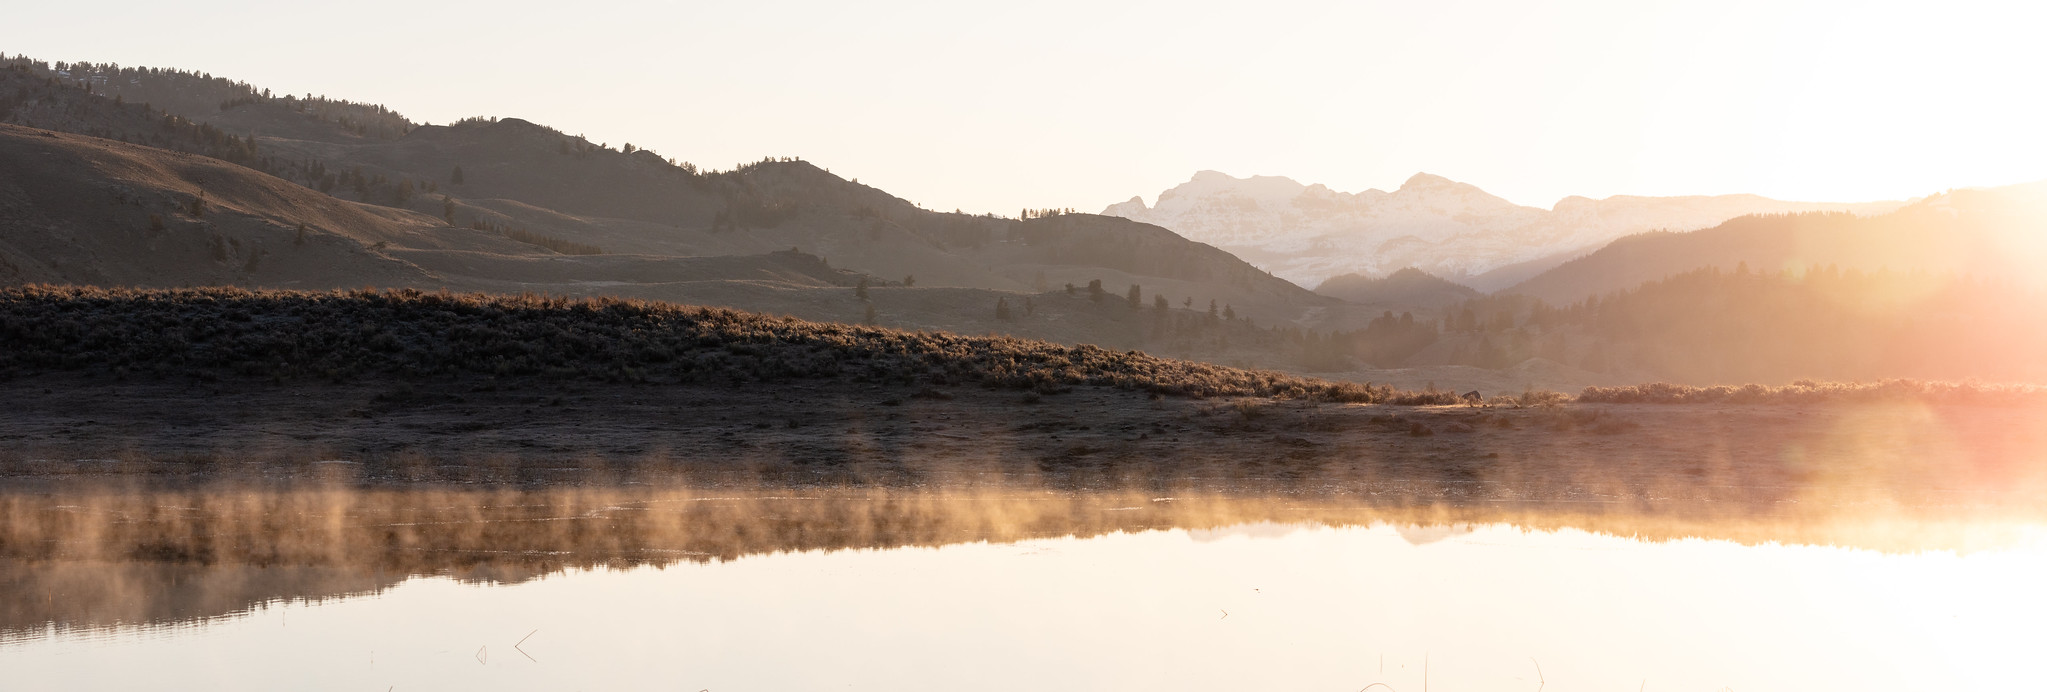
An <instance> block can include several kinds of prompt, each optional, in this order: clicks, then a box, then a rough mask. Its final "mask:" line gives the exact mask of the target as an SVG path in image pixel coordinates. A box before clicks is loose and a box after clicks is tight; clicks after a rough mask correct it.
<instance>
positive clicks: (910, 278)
mask: <svg viewBox="0 0 2047 692" xmlns="http://www.w3.org/2000/svg"><path fill="white" fill-rule="evenodd" d="M903 285H904V286H915V285H917V275H916V274H906V275H904V276H903Z"/></svg>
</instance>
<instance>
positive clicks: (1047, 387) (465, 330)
mask: <svg viewBox="0 0 2047 692" xmlns="http://www.w3.org/2000/svg"><path fill="white" fill-rule="evenodd" d="M0 342H4V343H6V344H7V349H6V350H5V351H0V373H5V374H9V375H14V376H20V375H26V374H32V373H35V372H40V371H52V370H99V371H109V372H113V373H116V374H119V375H152V376H159V377H181V376H196V377H200V378H217V377H219V376H221V375H242V376H251V377H267V378H272V379H277V380H284V379H304V378H322V379H331V380H336V381H339V380H346V379H350V378H355V377H362V376H370V375H395V376H401V377H430V376H453V375H477V376H487V377H512V376H550V377H563V378H583V379H595V380H602V381H614V382H755V381H774V380H788V379H811V378H848V379H851V380H853V381H868V382H894V383H903V384H910V383H918V382H928V383H933V384H943V385H959V384H977V385H981V386H986V387H997V388H1016V389H1031V390H1035V391H1039V392H1044V393H1056V392H1061V391H1065V390H1067V389H1069V388H1071V387H1074V386H1079V385H1092V386H1108V387H1116V388H1121V389H1132V390H1143V391H1150V392H1156V393H1159V394H1165V395H1172V396H1195V397H1209V396H1263V397H1283V398H1297V399H1315V400H1326V401H1339V402H1358V403H1395V404H1411V405H1428V404H1454V403H1459V401H1460V400H1459V399H1458V398H1457V396H1456V395H1455V394H1454V393H1451V392H1434V391H1429V392H1397V391H1394V390H1393V389H1392V388H1391V387H1385V386H1376V387H1375V386H1372V385H1370V384H1357V383H1348V382H1328V381H1322V380H1314V379H1309V378H1302V377H1297V376H1293V375H1288V374H1284V373H1278V372H1269V371H1254V370H1240V369H1236V368H1228V367H1222V366H1218V365H1211V364H1206V363H1197V362H1189V361H1178V360H1168V359H1163V358H1157V357H1153V356H1150V355H1146V354H1144V353H1140V352H1135V351H1111V350H1107V349H1102V348H1098V347H1095V346H1089V345H1080V346H1061V345H1057V344H1052V343H1047V342H1042V341H1029V340H1024V339H1015V338H1009V337H999V336H987V337H974V336H959V335H953V334H945V333H931V332H908V331H899V330H893V329H879V328H871V327H856V326H849V325H843V324H830V323H818V322H806V321H803V320H798V319H793V318H785V317H771V316H766V315H759V314H753V313H746V312H740V311H736V310H726V309H720V308H706V307H695V306H684V305H674V304H668V303H658V302H651V301H640V300H627V299H616V298H595V299H572V298H557V297H548V296H535V295H521V296H498V295H485V294H447V293H440V294H435V293H425V292H421V291H417V290H411V289H405V290H397V291H372V290H360V291H346V292H328V293H314V292H295V291H250V290H244V289H234V288H212V289H159V290H148V289H104V288H88V287H50V286H28V287H17V288H8V289H4V290H0Z"/></svg>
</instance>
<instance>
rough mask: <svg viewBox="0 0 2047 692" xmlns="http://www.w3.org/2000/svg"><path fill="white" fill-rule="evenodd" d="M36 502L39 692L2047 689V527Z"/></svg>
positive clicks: (649, 504) (17, 640)
mask: <svg viewBox="0 0 2047 692" xmlns="http://www.w3.org/2000/svg"><path fill="white" fill-rule="evenodd" d="M10 502H11V504H9V505H7V511H8V514H7V516H8V517H9V518H10V521H9V523H8V527H9V528H8V530H7V531H8V533H7V534H6V541H7V542H6V543H5V544H4V545H5V547H6V548H7V555H6V557H4V558H0V586H5V587H6V594H7V596H6V599H7V601H8V603H7V605H6V607H5V609H4V611H0V671H5V672H4V673H0V676H4V677H0V680H4V683H5V684H4V686H5V687H7V688H8V689H145V688H146V689H208V690H240V689H248V690H259V689H262V690H267V689H287V688H289V689H332V690H407V689H413V690H424V689H433V690H451V689H452V690H461V689H477V690H484V689H488V690H523V689H535V690H538V689H547V690H575V689H585V690H612V689H659V690H714V691H723V690H823V689H834V690H837V689H887V690H958V689H984V690H1048V689H1062V690H1065V689H1099V690H1345V691H1349V690H1361V689H1366V688H1370V689H1391V690H1396V691H1398V692H1406V691H1409V690H1424V691H1426V690H1559V691H1562V690H1702V691H1710V690H1722V689H1729V690H1737V691H1744V690H1816V689H1855V690H1924V689H1949V690H1955V689H1984V690H1993V689H2022V688H2031V687H2037V686H2038V685H2039V684H2040V680H2041V676H2042V675H2043V674H2042V673H2041V672H2040V671H2039V669H2038V665H2037V658H2038V652H2040V651H2042V650H2047V632H2043V631H2042V629H2041V624H2040V623H2042V622H2047V593H2043V591H2042V589H2041V587H2040V585H2041V584H2043V583H2047V529H2042V528H2041V527H2039V526H2037V525H2035V524H2031V523H2025V522H2016V523H2014V522H2004V523H1998V522H1989V521H1978V520H1972V521H1967V522H1948V523H1941V522H1935V521H1914V522H1909V523H1891V524H1882V523H1881V522H1878V521H1875V520H1857V521H1855V522H1854V525H1855V526H1859V527H1861V528H1862V529H1866V530H1867V532H1865V533H1857V532H1856V531H1855V530H1854V529H1853V528H1840V527H1835V528H1826V527H1817V526H1815V525H1814V524H1813V523H1812V522H1810V521H1809V520H1806V519H1798V520H1792V519H1789V518H1786V519H1784V520H1783V521H1781V522H1775V523H1772V522H1769V521H1762V522H1757V521H1748V522H1743V523H1744V524H1745V525H1743V526H1732V525H1731V524H1732V523H1733V522H1729V521H1728V520H1726V519H1724V518H1712V517H1704V518H1700V517H1670V516H1640V515H1618V514H1613V513H1607V514H1597V515H1595V514H1586V513H1578V514H1575V515H1562V516H1558V515H1554V514H1552V513H1545V512H1540V511H1533V510H1528V509H1527V508H1519V509H1515V510H1511V511H1502V510H1499V509H1491V508H1481V509H1478V510H1459V509H1455V508H1451V509H1445V508H1440V507H1428V508H1398V507H1395V508H1384V507H1381V508H1366V507H1363V506H1362V505H1361V504H1360V503H1359V502H1358V501H1357V500H1356V499H1355V498H1326V497H1230V496H1209V497H1198V498H1197V497H1147V496H1145V495H1143V494H1129V493H1123V494H1089V493H1011V494H979V495H971V496H962V495H960V494H957V493H914V492H835V491H808V492H784V493H780V494H776V493H723V494H720V493H716V492H703V491H692V492H686V493H684V492H671V493H666V494H649V493H632V494H627V495H606V494H605V493H599V492H554V493H515V492H475V493H462V492H438V493H410V492H383V493H359V492H347V491H316V492H299V493H270V492H238V493H231V494H230V493H211V494H209V493H187V494H183V495H179V494H161V493H128V494H107V493H101V494H86V495H78V496H67V495H64V494H61V493H60V494H42V495H36V496H18V497H13V498H11V499H10ZM1542 517H1549V518H1547V519H1544V518H1542ZM1716 527H1718V528H1716ZM1722 529H1724V530H1722ZM1901 534H1902V536H1901ZM1773 536H1776V537H1775V538H1773ZM1856 536H1862V537H1864V538H1866V540H1864V539H1861V538H1856ZM1814 537H1822V538H1825V539H1826V540H1817V541H1815V540H1812V539H1813V538H1814Z"/></svg>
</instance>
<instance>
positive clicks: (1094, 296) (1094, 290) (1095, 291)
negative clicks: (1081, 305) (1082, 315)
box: [1087, 279, 1106, 303]
mask: <svg viewBox="0 0 2047 692" xmlns="http://www.w3.org/2000/svg"><path fill="white" fill-rule="evenodd" d="M1104 293H1106V291H1103V290H1102V280H1101V279H1094V280H1091V281H1089V282H1087V299H1088V300H1092V301H1095V302H1097V303H1099V302H1102V295H1103V294H1104Z"/></svg>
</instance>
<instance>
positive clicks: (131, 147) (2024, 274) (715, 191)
mask: <svg viewBox="0 0 2047 692" xmlns="http://www.w3.org/2000/svg"><path fill="white" fill-rule="evenodd" d="M2043 193H2047V185H2032V186H2015V187H2009V188H1998V189H1989V190H1956V191H1950V192H1947V193H1941V194H1937V195H1933V196H1930V197H1926V198H1922V199H1919V200H1916V201H1914V202H1911V203H1909V204H1908V203H1898V202H1879V203H1869V204H1860V205H1826V204H1818V205H1815V204H1801V203H1788V202H1777V201H1773V200H1768V199H1764V198H1760V197H1754V196H1746V195H1734V196H1721V197H1673V198H1642V197H1614V198H1608V199H1605V200H1597V201H1595V200H1589V199H1583V198H1568V199H1566V200H1564V201H1562V202H1559V203H1558V204H1557V205H1556V207H1555V208H1553V209H1550V210H1542V209H1536V208H1531V207H1522V206H1517V205H1514V204H1512V203H1510V202H1507V201H1506V200H1503V199H1500V198H1499V197H1496V196H1493V195H1489V194H1487V193H1485V192H1483V191H1482V190H1479V189H1478V188H1476V187H1473V186H1471V185H1467V184H1463V183H1457V182H1453V181H1450V180H1447V179H1443V178H1439V177H1435V176H1427V175H1418V176H1416V177H1415V178H1413V179H1411V180H1409V181H1408V182H1407V184H1405V185H1403V186H1401V188H1400V189H1398V190H1396V191H1394V192H1380V191H1367V192H1363V193H1357V194H1344V193H1336V192H1332V191H1330V190H1328V189H1327V188H1326V187H1323V186H1303V185H1300V184H1298V183H1295V182H1293V181H1290V180H1287V179H1284V178H1270V177H1261V178H1252V179H1248V180H1240V179H1236V178H1231V177H1229V176H1225V175H1222V174H1219V173H1213V172H1205V173H1202V174H1198V175H1196V176H1195V178H1194V180H1193V181H1191V182H1189V183H1188V184H1186V185H1182V186H1179V187H1177V188H1174V189H1173V190H1169V191H1167V192H1166V193H1164V194H1161V195H1160V196H1159V201H1158V204H1157V205H1156V206H1146V205H1144V203H1143V202H1142V200H1141V199H1133V200H1132V201H1131V202H1129V203H1126V204H1123V205H1115V206H1112V207H1111V208H1110V209H1109V210H1108V211H1109V212H1110V213H1109V214H1105V215H1095V214H1079V213H1070V212H1059V211H1039V212H1028V213H1026V214H1024V215H1022V216H1023V218H1004V217H998V216H994V215H987V214H983V215H974V214H963V213H959V212H952V213H944V212H937V211H932V210H927V209H924V208H922V207H920V206H919V205H916V204H914V203H911V202H909V201H907V200H904V199H902V198H900V197H897V196H894V195H892V194H889V193H888V192H885V191H882V190H879V189H875V188H873V187H870V186H867V185H863V184H860V183H859V182H858V181H857V180H853V179H847V178H844V177H841V176H839V175H836V174H834V173H832V172H831V171H829V170H826V169H824V168H821V167H819V166H816V165H813V164H811V163H809V162H806V161H802V160H797V159H786V158H785V159H763V160H761V161H757V162H753V163H748V164H743V165H740V166H736V167H734V168H732V169H729V170H707V169H701V168H699V167H697V166H694V165H691V164H688V163H684V162H680V161H677V160H675V159H671V158H667V157H664V156H661V155H658V154H655V153H654V152H650V151H646V150H643V149H637V148H635V147H633V146H632V145H630V144H627V145H623V146H620V147H612V146H608V145H606V144H601V143H593V142H590V141H588V140H587V139H585V138H583V137H579V136H574V135H569V134H567V133H564V132H562V131H560V130H557V129H554V128H550V127H547V126H544V125H541V124H537V123H533V122H528V121H525V120H521V119H517V118H471V119H466V120H462V121H459V122H456V123H452V124H448V125H442V126H435V125H426V124H421V123H415V122H412V121H411V120H409V119H406V118H404V117H403V116H402V115H400V114H398V113H397V112H395V111H393V110H391V109H389V108H386V107H384V106H379V105H374V104H363V103H356V102H350V101H343V100H336V99H329V98H326V97H316V96H311V95H306V96H295V95H282V96H280V95H275V94H272V93H270V92H269V91H267V90H262V89H259V88H257V87H254V86H251V85H248V84H244V83H241V82H234V81H230V80H226V79H223V78H217V77H213V76H211V75H202V74H193V73H189V72H180V71H176V70H162V69H154V68H132V67H115V66H112V65H91V64H69V65H64V64H59V65H50V64H48V63H41V62H38V61H34V60H28V59H23V58H4V57H0V284H27V283H54V284H88V285H100V286H135V287H182V286H218V285H236V286H246V287H258V288H292V289H336V288H359V287H363V286H374V287H385V288H416V289H425V290H443V289H445V290H454V291H477V292H489V293H499V294H517V293H543V294H553V295H563V296H618V297H627V298H643V299H654V300H661V301H668V302H676V303H691V304H701V305H714V306H723V307H731V308H738V309H742V310H750V311H756V312H765V313H774V314H786V315H792V316H796V317H800V318H804V319H809V320H816V321H824V322H862V323H868V324H876V325H881V326H890V327H898V328H904V329H911V330H927V331H946V332H955V333H965V334H986V333H1000V334H1007V335H1013V336H1019V337H1026V338H1036V339H1044V340H1048V341H1053V342H1059V343H1064V344H1082V343H1085V344H1095V345H1099V346H1102V347H1106V348H1112V349H1124V350H1144V351H1147V352H1150V353H1153V354H1157V355H1163V356H1169V357H1176V358H1187V359H1196V360H1206V361H1209V362H1215V363H1221V364H1225V365H1239V366H1251V367H1267V368H1278V369H1285V370H1292V371H1296V372H1311V373H1321V374H1325V375H1327V376H1331V377H1336V378H1340V379H1346V378H1347V379H1358V380H1371V381H1376V382H1382V383H1383V382H1392V383H1396V384H1398V385H1400V386H1407V387H1421V386H1424V385H1425V384H1427V383H1430V382H1438V383H1444V384H1448V385H1450V386H1454V387H1459V388H1460V391H1462V390H1463V389H1469V388H1482V389H1485V390H1486V391H1492V390H1494V389H1502V388H1506V389H1513V390H1515V391H1518V390H1519V389H1521V388H1522V387H1524V386H1529V385H1535V386H1547V387H1557V388H1575V387H1582V386H1586V385H1589V384H1617V383H1622V382H1626V381H1641V380H1644V379H1656V378H1668V379H1674V380H1678V381H1683V382H1688V383H1699V384H1711V383H1718V382H1730V381H1739V382H1747V381H1764V382H1780V381H1790V380H1791V379H1795V378H1798V377H1803V376H1813V375H1816V374H1817V375H1824V376H1826V377H1831V378H1837V379H1856V378H1862V379H1874V378H1881V377H1895V376H1907V375H1910V376H1926V377H1988V378H2004V379H2010V378H2022V379H2024V378H2037V377H2047V373H2042V372H2037V371H2036V370H2034V369H2031V365H2030V363H2031V360H2030V359H2028V358H2026V357H2023V356H2022V354H2023V353H2025V352H2026V350H2027V349H2030V348H2033V347H2034V346H2036V345H2037V346H2039V348H2047V324H2043V323H2042V322H2043V317H2047V307H2039V308H2038V309H2035V307H2036V306H2037V305H2038V304H2039V303H2041V302H2043V300H2042V298H2041V296H2042V292H2041V289H2042V288H2043V287H2042V286H2041V283H2040V281H2039V280H2038V278H2037V276H2038V272H2037V271H2035V270H2034V268H2035V267H2038V266H2041V265H2043V264H2047V241H2042V240H2041V238H2043V237H2047V233H2043V231H2047V228H2043V226H2042V219H2047V202H2043V201H2042V197H2043ZM1126 217H1134V218H1126ZM1187 222H1198V223H1195V225H1193V226H1187V225H1186V223H1187ZM1174 226H1179V228H1178V229H1177V230H1178V231H1179V232H1175V229H1174ZM1658 228H1662V229H1688V230H1682V231H1679V230H1643V229H1658ZM1689 229H1696V230H1689ZM1188 236H1193V237H1192V238H1190V237H1188ZM1247 260H1249V261H1247ZM1268 270H1270V271H1268ZM1275 272H1277V274H1275ZM1290 279H1291V280H1290ZM1310 279H1312V280H1313V282H1312V284H1310V283H1307V282H1309V280H1310ZM1451 279H1456V281H1453V280H1451ZM1297 281H1298V282H1302V283H1297ZM1305 285H1314V286H1315V290H1313V291H1310V290H1308V289H1307V288H1304V287H1303V286H1305ZM1850 289H1853V290H1850ZM1872 297H1878V298H1882V299H1881V300H1875V299H1874V298H1872ZM1979 306H1983V307H1984V309H1979ZM1933 325H1944V326H1940V327H1938V329H1939V331H1940V333H1942V334H1947V335H1960V336H1961V337H1963V338H1959V339H1949V340H1940V339H1931V338H1930V337H1929V334H1931V332H1929V331H1927V330H1929V329H1933V328H1934V327H1933ZM1965 346H1966V347H1967V348H1965ZM1968 348H1974V349H1976V350H1973V351H1971V350H1968ZM1843 354H1852V355H1849V356H1844V355H1843Z"/></svg>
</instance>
